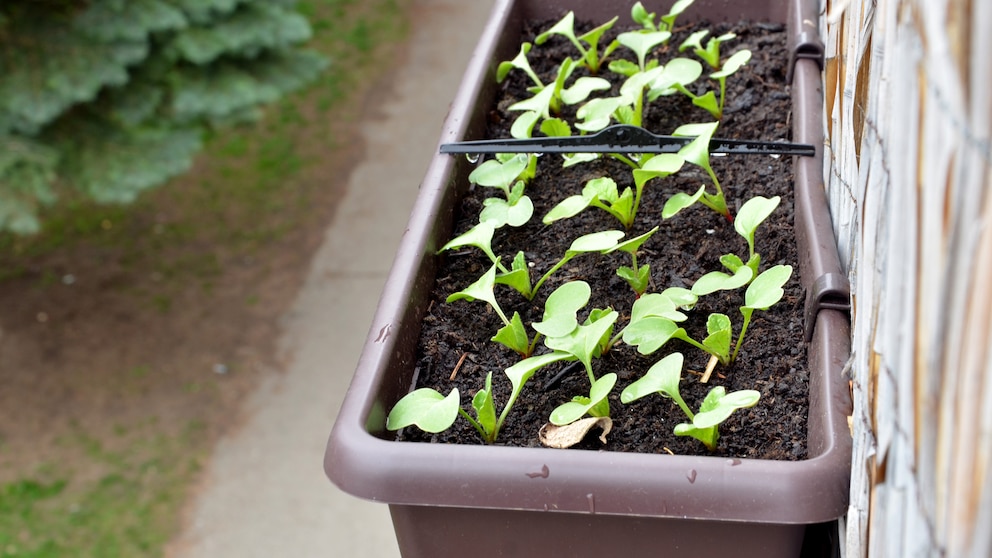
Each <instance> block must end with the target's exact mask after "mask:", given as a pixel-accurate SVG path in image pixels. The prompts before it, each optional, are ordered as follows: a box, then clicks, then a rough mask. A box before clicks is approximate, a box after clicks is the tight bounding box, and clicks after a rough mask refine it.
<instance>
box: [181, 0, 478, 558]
mask: <svg viewBox="0 0 992 558" xmlns="http://www.w3.org/2000/svg"><path fill="white" fill-rule="evenodd" d="M490 8H491V1H490V0H473V1H466V0H415V1H414V9H415V11H416V12H417V16H416V17H415V18H414V21H413V27H412V29H411V33H410V37H409V48H408V49H406V56H407V60H406V61H405V64H404V65H403V66H402V68H401V69H400V71H399V73H398V75H397V79H396V81H395V82H394V83H393V84H392V90H391V91H390V92H389V95H388V96H387V99H388V100H387V102H386V104H385V105H384V106H380V107H376V110H375V112H374V114H372V115H370V117H369V118H370V120H369V123H368V126H366V128H365V130H364V132H363V133H364V136H365V137H364V140H365V143H366V146H367V153H366V159H365V160H364V161H362V162H361V163H359V164H358V166H357V168H356V169H355V170H354V172H353V174H352V176H351V179H350V182H349V185H348V188H347V194H346V195H345V197H344V199H343V201H342V202H341V203H340V205H339V207H338V210H337V213H336V216H335V217H334V220H333V222H332V224H331V225H330V227H329V229H328V230H327V233H326V237H325V241H324V243H323V245H322V247H321V249H320V250H319V252H318V254H317V255H316V257H315V259H314V261H313V263H312V267H311V270H310V272H309V275H308V278H307V280H306V283H305V285H304V287H303V289H302V291H301V292H300V293H299V296H298V299H297V300H296V302H295V304H294V305H293V307H292V309H291V310H290V311H289V313H288V314H287V315H286V316H285V318H284V326H285V327H284V334H283V338H282V339H281V345H282V346H283V350H284V351H285V354H286V355H287V356H288V357H289V359H288V362H289V364H288V366H287V369H286V370H284V371H282V372H281V373H275V374H272V375H271V376H270V377H269V378H268V379H267V380H266V381H265V382H264V383H263V384H262V385H260V386H259V388H258V389H257V391H256V392H255V393H254V394H253V395H252V396H251V397H250V398H249V401H248V402H247V404H246V405H247V406H246V409H245V416H246V417H247V420H246V421H245V424H244V425H243V426H242V427H241V428H239V429H238V430H237V431H236V432H233V433H232V434H230V435H229V436H227V437H226V438H224V439H222V440H221V441H220V442H219V443H218V445H217V447H216V448H215V451H214V453H213V455H212V457H211V459H210V461H209V463H208V464H207V466H206V471H205V478H204V481H203V484H202V488H201V489H200V490H199V491H198V494H197V496H196V497H195V499H194V501H192V502H191V503H190V504H189V509H188V513H187V521H186V525H185V527H184V529H183V531H182V532H181V534H180V535H179V536H178V537H177V539H176V540H175V541H173V542H172V543H171V544H170V545H169V548H168V549H167V552H166V553H167V555H168V556H171V557H172V558H201V557H210V558H218V557H233V556H236V557H239V558H253V557H263V556H264V557H266V558H269V557H272V556H298V557H309V556H342V557H345V556H347V557H352V556H354V557H368V558H386V557H395V556H398V550H397V548H396V543H395V540H394V537H393V532H392V527H391V524H390V522H389V515H388V511H387V509H386V507H385V506H383V505H381V504H372V503H368V502H363V501H361V500H358V499H355V498H353V497H351V496H348V495H346V494H344V493H342V492H340V491H338V490H337V489H336V488H335V487H334V486H333V485H332V484H331V483H330V481H328V480H327V479H326V477H325V476H324V473H323V470H322V462H323V451H324V445H325V442H326V439H327V435H328V433H329V432H330V429H331V425H332V423H333V420H334V417H335V415H336V413H337V409H338V407H339V405H340V401H341V397H342V396H343V394H344V392H345V390H346V389H347V386H348V382H349V381H350V378H351V373H352V370H353V369H354V365H355V363H356V362H357V360H358V355H359V351H360V349H361V346H362V342H363V340H364V337H365V334H366V332H367V330H368V327H369V324H370V323H371V319H372V313H373V311H374V309H375V303H376V299H377V298H378V294H379V291H380V289H381V287H382V282H383V280H384V279H385V275H386V272H387V271H388V268H389V265H390V263H391V261H392V255H393V253H394V252H395V248H396V245H397V243H398V241H399V238H400V236H401V234H402V232H403V230H404V228H405V225H406V220H407V215H408V213H409V209H410V207H411V206H412V203H413V200H414V197H415V196H416V192H417V187H418V185H419V182H420V179H421V178H422V177H423V174H424V172H425V170H426V165H427V161H428V159H429V157H430V155H431V153H432V151H433V149H434V146H435V143H436V141H437V136H438V132H439V130H440V126H441V123H442V121H443V119H444V116H445V114H446V113H447V110H448V103H449V101H450V99H451V97H452V96H453V93H454V89H455V87H456V86H457V83H458V81H459V80H460V78H461V74H462V72H463V71H464V68H465V65H466V63H467V62H468V57H469V55H470V54H471V50H472V47H473V45H474V44H475V42H476V40H477V38H478V35H479V33H480V31H481V29H482V25H483V23H484V21H485V19H486V16H487V15H488V13H489V10H490Z"/></svg>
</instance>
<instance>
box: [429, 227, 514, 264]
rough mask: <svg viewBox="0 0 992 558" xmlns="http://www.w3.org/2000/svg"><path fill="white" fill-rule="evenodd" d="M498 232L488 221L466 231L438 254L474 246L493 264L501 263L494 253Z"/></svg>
mask: <svg viewBox="0 0 992 558" xmlns="http://www.w3.org/2000/svg"><path fill="white" fill-rule="evenodd" d="M495 232H496V227H494V226H493V224H492V223H490V222H488V221H483V222H481V223H479V224H478V225H476V226H474V227H472V228H471V229H469V230H467V231H465V232H464V233H463V234H461V235H459V236H457V237H455V238H453V239H451V240H450V241H448V243H447V244H445V245H444V246H442V247H441V249H440V250H438V251H437V252H438V254H440V253H441V252H444V251H445V250H454V249H455V248H462V247H465V246H474V247H476V248H478V249H480V250H482V251H483V252H484V253H485V254H486V255H487V256H489V259H490V260H492V262H493V263H496V262H498V261H499V258H497V257H496V254H494V253H493V249H492V247H491V246H492V242H493V234H495Z"/></svg>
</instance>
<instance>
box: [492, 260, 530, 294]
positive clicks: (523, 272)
mask: <svg viewBox="0 0 992 558" xmlns="http://www.w3.org/2000/svg"><path fill="white" fill-rule="evenodd" d="M496 283H498V284H500V285H507V286H509V287H511V288H512V289H514V290H516V291H517V292H519V293H520V294H522V295H524V296H525V297H526V298H528V299H529V298H531V287H530V268H529V267H528V266H527V258H526V256H525V255H524V253H523V251H520V252H517V255H516V257H514V258H513V264H512V265H511V267H510V271H509V272H507V273H500V274H498V275H497V276H496Z"/></svg>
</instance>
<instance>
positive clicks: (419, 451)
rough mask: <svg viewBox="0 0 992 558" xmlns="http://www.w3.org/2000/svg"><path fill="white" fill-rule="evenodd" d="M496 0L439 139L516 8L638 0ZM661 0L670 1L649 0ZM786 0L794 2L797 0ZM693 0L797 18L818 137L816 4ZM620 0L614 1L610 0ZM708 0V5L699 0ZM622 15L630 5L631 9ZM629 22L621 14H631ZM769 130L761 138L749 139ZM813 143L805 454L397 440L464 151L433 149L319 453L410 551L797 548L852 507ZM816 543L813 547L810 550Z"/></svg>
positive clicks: (832, 252) (595, 11)
mask: <svg viewBox="0 0 992 558" xmlns="http://www.w3.org/2000/svg"><path fill="white" fill-rule="evenodd" d="M605 4H607V3H605V2H600V1H597V0H559V1H556V2H544V1H542V0H497V2H496V6H495V8H494V10H493V12H492V16H491V19H490V21H489V22H488V25H487V27H486V29H485V31H484V33H483V35H482V37H481V39H480V42H479V45H478V46H477V48H476V51H475V53H474V55H473V58H472V60H471V63H470V66H469V68H468V70H467V72H466V75H465V78H464V80H463V82H462V85H461V87H460V89H459V90H458V92H457V96H456V98H455V101H454V103H453V104H452V107H451V111H450V114H449V116H448V119H447V121H446V123H445V126H444V129H443V131H442V135H441V138H440V142H439V143H446V142H452V141H459V140H461V139H478V138H481V137H482V133H483V132H482V130H484V128H485V119H486V116H487V114H486V112H487V107H489V106H490V104H491V101H492V99H493V97H494V94H495V92H494V89H495V79H494V73H495V68H496V65H497V64H498V63H499V62H500V61H502V60H508V59H510V58H512V57H513V56H514V55H515V54H516V52H517V49H518V48H519V45H520V42H521V40H522V38H521V32H522V27H523V21H525V20H537V19H554V18H558V17H560V16H561V15H562V13H563V12H564V11H566V10H569V9H571V10H574V11H575V12H576V17H577V19H587V20H592V21H606V20H607V19H609V18H610V17H612V16H613V15H617V14H619V15H621V18H623V16H624V14H625V13H627V12H628V11H629V4H626V3H625V4H613V3H609V4H610V5H609V6H605ZM646 4H647V7H648V8H649V10H651V11H657V12H665V11H667V7H668V3H665V5H664V6H663V7H662V6H657V5H655V4H653V3H646ZM791 4H794V5H791ZM791 4H790V2H789V1H786V0H782V1H775V0H763V1H759V0H752V1H750V2H738V3H735V4H733V6H732V7H727V5H726V2H723V1H721V0H697V1H696V3H695V4H694V5H693V7H692V8H691V10H690V12H691V14H690V13H688V12H687V13H686V14H684V15H683V16H682V17H683V18H684V19H680V23H682V22H684V21H688V20H690V19H693V18H697V19H698V18H703V19H708V20H710V21H722V20H734V21H736V20H738V19H742V18H743V19H749V20H754V21H773V22H782V23H787V24H788V29H789V34H790V36H791V37H793V38H794V39H793V43H794V44H793V45H791V47H790V48H791V49H792V50H793V52H794V53H795V54H794V57H793V60H791V61H790V62H789V74H790V77H791V80H792V102H793V116H792V125H793V141H796V142H800V143H810V144H814V145H817V146H819V145H820V144H822V126H821V116H822V95H821V83H820V68H819V66H818V64H817V57H818V54H819V53H820V51H819V49H818V40H817V37H816V28H817V27H816V24H815V21H816V17H817V15H816V7H815V2H807V1H805V0H792V2H791ZM618 6H619V7H618ZM707 10H708V11H707ZM623 21H624V20H623V19H621V23H622V22H623ZM628 23H629V20H628ZM756 139H760V138H756ZM821 161H822V160H821V156H820V154H819V148H818V154H817V156H816V157H813V158H797V159H796V160H795V161H794V164H793V170H794V174H795V231H796V242H797V245H798V247H799V253H800V262H799V273H800V278H801V282H802V285H803V288H804V291H805V296H806V300H805V308H806V320H807V324H806V329H807V337H808V340H809V346H808V351H807V354H808V357H809V363H808V366H809V370H810V393H809V396H810V404H809V418H808V424H807V437H808V441H807V454H808V458H807V459H805V460H802V461H771V460H763V459H728V458H724V457H712V456H698V457H697V456H687V455H675V456H670V455H654V454H636V453H618V452H605V451H600V452H597V451H582V450H552V449H545V448H520V447H505V446H475V445H447V444H427V443H411V442H397V441H394V438H395V436H394V433H392V432H388V431H386V429H385V418H386V415H387V413H388V411H389V410H390V409H391V408H392V406H393V405H394V404H395V403H396V401H398V400H399V399H400V398H401V397H402V396H403V395H405V394H406V393H407V392H409V391H410V389H411V384H412V382H413V374H414V364H413V363H414V360H415V351H416V347H417V342H418V337H419V334H420V324H421V320H422V317H423V316H424V314H425V311H426V304H427V301H428V299H429V297H430V293H431V289H432V287H433V283H434V277H435V271H436V268H437V266H438V263H439V258H438V256H436V255H435V254H436V251H437V249H438V248H439V247H440V246H442V245H443V244H444V243H445V242H446V241H447V240H448V239H450V237H451V232H452V219H453V214H454V212H455V209H454V207H455V205H456V204H457V203H458V200H459V198H460V196H461V194H462V193H463V192H464V189H465V187H466V186H467V184H468V179H467V177H468V174H469V173H470V172H471V170H472V165H470V164H469V162H468V161H466V159H465V157H451V156H447V155H436V156H435V157H434V159H433V160H432V162H431V164H430V167H429V169H428V171H427V174H426V176H425V178H424V181H423V183H422V185H421V191H420V196H419V198H418V200H417V202H416V205H415V207H414V210H413V214H412V216H411V219H410V222H409V226H408V229H407V232H406V234H405V236H404V239H403V242H402V244H401V246H400V249H399V251H398V253H397V255H396V259H395V262H394V264H393V268H392V271H391V273H390V275H389V278H388V280H387V283H386V286H385V288H384V291H383V294H382V298H381V300H380V303H379V308H378V310H377V312H376V315H375V317H374V320H373V324H372V327H371V330H370V332H369V337H368V339H367V341H366V344H365V347H364V350H363V353H362V356H361V359H360V361H359V364H358V368H357V370H356V373H355V376H354V379H353V381H352V384H351V387H350V388H349V390H348V393H347V395H346V397H345V400H344V404H343V405H342V408H341V410H340V414H339V416H338V419H337V422H336V424H335V426H334V429H333V431H332V433H331V436H330V440H329V442H328V446H327V452H326V456H325V461H324V468H325V471H326V473H327V475H328V476H329V477H330V479H331V480H332V481H333V482H334V483H335V484H336V485H338V486H339V487H340V488H341V489H342V490H344V491H346V492H348V493H350V494H353V495H355V496H358V497H361V498H365V499H369V500H373V501H378V502H383V503H386V504H388V505H389V507H390V512H391V515H392V518H393V524H394V527H395V531H396V536H397V540H398V543H399V547H400V550H401V552H402V554H403V556H405V557H408V558H409V557H421V556H423V557H443V556H572V557H575V556H596V557H602V556H692V557H705V556H761V557H787V556H789V557H795V556H800V554H801V551H802V550H801V549H802V547H803V539H804V535H805V534H806V532H807V527H808V526H817V525H822V524H824V523H826V522H831V521H833V520H835V519H836V518H838V517H840V516H841V515H843V514H844V513H845V512H846V509H847V501H848V500H847V499H848V484H849V475H850V472H849V468H850V456H851V437H850V434H849V430H848V426H847V416H848V415H849V414H850V405H851V403H850V398H849V392H848V387H847V382H846V380H844V379H843V377H842V374H841V369H842V368H843V365H844V363H845V362H846V361H847V359H848V356H849V352H850V345H849V324H848V319H847V316H846V314H845V309H844V308H845V306H846V303H847V292H846V290H845V288H846V287H845V285H846V280H845V277H844V275H843V274H842V273H841V269H840V265H839V260H838V257H837V251H836V246H835V242H834V239H833V235H832V229H831V226H830V221H829V213H828V211H827V207H826V199H825V196H824V193H823V188H822V172H821V169H822V165H821ZM808 551H809V549H808V548H807V550H806V552H808Z"/></svg>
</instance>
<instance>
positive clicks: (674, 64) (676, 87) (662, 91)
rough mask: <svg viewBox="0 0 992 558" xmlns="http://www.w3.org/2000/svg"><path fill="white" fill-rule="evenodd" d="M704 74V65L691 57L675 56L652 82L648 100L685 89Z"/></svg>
mask: <svg viewBox="0 0 992 558" xmlns="http://www.w3.org/2000/svg"><path fill="white" fill-rule="evenodd" d="M701 75H703V65H702V64H700V63H699V62H696V61H695V60H692V59H690V58H673V59H672V60H670V61H669V62H668V64H665V68H664V70H663V71H662V72H661V73H660V74H658V77H656V78H655V80H654V81H653V82H652V83H651V86H650V89H649V91H648V100H650V101H653V100H655V99H657V98H658V97H661V96H664V95H671V94H673V93H677V92H679V91H682V90H683V89H685V86H687V85H689V84H690V83H692V82H694V81H696V80H697V79H699V76H701Z"/></svg>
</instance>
